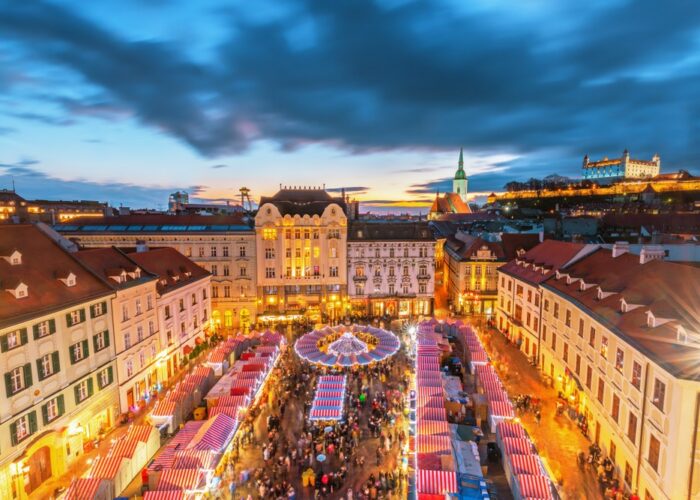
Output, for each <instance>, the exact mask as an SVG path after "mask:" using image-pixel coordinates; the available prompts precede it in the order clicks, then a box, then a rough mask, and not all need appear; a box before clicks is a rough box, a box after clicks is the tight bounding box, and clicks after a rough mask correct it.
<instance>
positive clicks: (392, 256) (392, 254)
mask: <svg viewBox="0 0 700 500" xmlns="http://www.w3.org/2000/svg"><path fill="white" fill-rule="evenodd" d="M389 258H390V259H393V258H394V249H393V248H390V249H389Z"/></svg>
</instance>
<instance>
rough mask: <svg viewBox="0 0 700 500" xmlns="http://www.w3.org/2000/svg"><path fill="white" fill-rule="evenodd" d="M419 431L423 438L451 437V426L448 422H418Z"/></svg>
mask: <svg viewBox="0 0 700 500" xmlns="http://www.w3.org/2000/svg"><path fill="white" fill-rule="evenodd" d="M417 429H418V433H419V434H420V435H422V436H434V435H441V436H449V435H450V426H449V424H448V423H447V421H446V420H418V424H417Z"/></svg>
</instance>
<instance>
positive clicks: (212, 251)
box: [209, 246, 216, 257]
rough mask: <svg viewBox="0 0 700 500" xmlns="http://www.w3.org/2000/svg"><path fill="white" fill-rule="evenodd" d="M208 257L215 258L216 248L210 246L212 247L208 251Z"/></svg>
mask: <svg viewBox="0 0 700 500" xmlns="http://www.w3.org/2000/svg"><path fill="white" fill-rule="evenodd" d="M209 255H210V256H211V257H216V247H214V246H212V247H211V248H210V249H209Z"/></svg>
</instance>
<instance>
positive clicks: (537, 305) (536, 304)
mask: <svg viewBox="0 0 700 500" xmlns="http://www.w3.org/2000/svg"><path fill="white" fill-rule="evenodd" d="M535 307H540V296H539V295H537V294H535Z"/></svg>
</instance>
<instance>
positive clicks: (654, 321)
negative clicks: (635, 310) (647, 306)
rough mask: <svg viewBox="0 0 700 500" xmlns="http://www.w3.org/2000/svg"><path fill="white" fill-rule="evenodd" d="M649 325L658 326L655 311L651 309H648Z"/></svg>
mask: <svg viewBox="0 0 700 500" xmlns="http://www.w3.org/2000/svg"><path fill="white" fill-rule="evenodd" d="M647 326H648V327H649V328H654V327H656V318H655V317H654V313H652V312H651V311H647Z"/></svg>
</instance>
